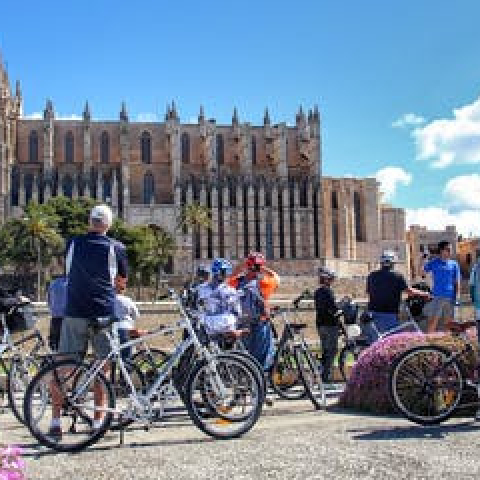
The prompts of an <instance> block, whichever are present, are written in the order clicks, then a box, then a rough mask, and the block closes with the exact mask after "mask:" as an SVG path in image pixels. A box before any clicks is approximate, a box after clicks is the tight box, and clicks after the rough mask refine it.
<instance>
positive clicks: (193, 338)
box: [70, 295, 225, 413]
mask: <svg viewBox="0 0 480 480" xmlns="http://www.w3.org/2000/svg"><path fill="white" fill-rule="evenodd" d="M174 298H175V299H176V300H177V301H178V306H179V309H180V314H181V315H182V316H183V319H182V320H180V321H179V322H177V324H176V325H175V326H172V327H164V326H161V327H158V328H157V329H155V330H153V331H152V332H149V333H147V334H146V335H143V336H141V337H139V338H135V339H133V340H130V341H128V342H125V343H123V344H122V345H120V344H119V341H118V335H116V334H114V335H112V333H111V332H108V331H105V334H106V336H107V338H108V341H109V343H110V348H111V351H110V353H109V354H108V356H107V357H106V358H104V359H102V360H98V361H94V362H93V364H92V366H91V367H90V368H89V370H88V371H87V374H86V377H85V379H84V380H83V382H82V384H81V385H80V386H79V387H78V388H77V389H76V391H75V393H74V395H73V396H72V397H71V398H70V401H71V402H72V403H73V404H74V406H76V407H79V406H80V405H75V401H76V399H77V398H79V397H81V395H82V394H83V393H84V392H85V390H86V389H87V388H88V386H89V385H90V383H91V382H92V380H93V379H94V378H95V376H96V375H97V374H98V373H99V372H100V371H101V370H102V369H103V368H104V367H105V365H107V363H108V362H109V361H110V360H112V359H115V360H116V362H117V364H118V366H119V367H120V370H121V372H122V374H123V376H124V379H125V380H126V382H127V384H128V387H129V389H130V392H131V393H130V399H131V400H132V402H133V404H134V405H135V407H137V408H143V405H144V404H145V403H146V402H148V403H151V400H152V399H153V397H154V396H155V394H156V393H157V391H158V390H159V387H160V386H161V385H162V383H163V382H164V381H165V380H166V378H167V377H168V375H169V374H170V372H171V370H172V368H173V366H174V365H175V363H176V362H177V361H178V360H179V359H180V357H181V356H182V355H183V354H184V353H185V352H186V350H187V349H188V348H189V347H190V346H192V345H193V346H194V347H195V350H196V351H197V352H201V354H202V356H203V358H204V359H206V360H207V361H208V362H214V357H213V355H211V354H210V352H209V351H208V349H206V348H204V347H203V346H202V344H201V343H200V341H199V339H198V337H197V335H196V332H195V330H194V328H193V326H192V323H191V321H190V317H189V316H188V313H187V312H186V311H185V309H184V308H183V305H182V303H181V301H180V299H179V297H178V296H177V295H175V296H174ZM185 328H186V329H187V330H188V333H189V335H188V337H187V338H186V339H185V340H183V341H182V342H181V343H180V344H179V345H177V347H176V348H175V351H174V352H173V355H172V356H171V357H170V358H169V359H168V361H167V362H166V363H165V364H164V365H162V367H161V368H160V372H159V373H158V376H157V377H156V379H155V381H154V382H153V383H152V385H151V386H150V387H149V388H148V390H147V392H146V393H145V394H144V395H139V394H138V393H137V392H136V390H135V386H134V385H133V382H132V379H131V377H130V374H129V372H128V370H127V368H126V367H125V364H124V362H123V359H122V357H121V355H120V352H121V351H122V350H123V349H125V348H128V347H132V346H135V345H137V344H139V343H142V342H145V341H146V340H148V339H150V338H154V337H156V336H159V335H169V334H171V333H173V332H175V331H177V330H179V329H185ZM212 373H214V379H215V382H214V384H213V385H212V386H213V388H214V389H215V390H216V393H217V394H219V395H220V396H222V397H223V396H225V388H224V386H223V384H222V382H221V380H220V378H219V376H218V374H217V373H216V369H215V368H213V369H212ZM82 408H85V407H84V406H82ZM93 409H94V410H96V411H104V412H110V413H117V410H116V409H111V408H99V407H96V406H95V407H94V408H93Z"/></svg>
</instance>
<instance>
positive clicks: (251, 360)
mask: <svg viewBox="0 0 480 480" xmlns="http://www.w3.org/2000/svg"><path fill="white" fill-rule="evenodd" d="M229 353H230V354H232V355H236V356H238V357H240V358H243V359H244V360H245V361H246V362H249V363H250V364H251V365H252V367H254V369H255V372H256V373H258V378H259V380H260V382H261V384H262V386H263V393H264V396H263V397H264V398H263V400H264V401H265V397H266V396H267V390H268V385H267V378H266V376H265V372H264V370H263V367H262V365H261V364H260V362H259V361H258V360H257V359H256V358H255V357H254V356H253V355H251V354H250V353H248V352H246V351H242V350H232V351H231V352H229Z"/></svg>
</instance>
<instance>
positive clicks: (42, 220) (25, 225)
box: [15, 206, 63, 301]
mask: <svg viewBox="0 0 480 480" xmlns="http://www.w3.org/2000/svg"><path fill="white" fill-rule="evenodd" d="M25 213H26V215H25V216H24V217H23V218H22V219H21V220H20V223H19V225H18V226H19V227H20V228H19V230H18V231H17V235H18V236H17V238H16V242H15V243H16V244H17V245H18V247H20V248H22V249H24V250H25V251H29V252H31V253H32V254H33V256H34V257H36V269H37V300H38V301H40V293H41V278H42V257H43V260H44V263H48V262H49V260H51V257H52V256H53V254H54V253H55V252H58V251H59V250H60V249H61V248H62V246H63V238H62V237H61V235H60V234H59V233H57V231H56V228H55V227H56V222H57V220H56V218H55V217H54V216H49V215H48V214H46V213H45V212H44V211H42V210H41V209H38V208H35V206H31V207H30V208H28V209H27V210H26V212H25ZM17 242H18V243H17ZM42 251H43V252H42ZM42 253H43V255H42Z"/></svg>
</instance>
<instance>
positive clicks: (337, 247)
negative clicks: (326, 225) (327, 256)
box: [332, 219, 340, 258]
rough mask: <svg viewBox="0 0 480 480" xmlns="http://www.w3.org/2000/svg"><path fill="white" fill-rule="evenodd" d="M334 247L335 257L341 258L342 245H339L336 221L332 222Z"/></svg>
mask: <svg viewBox="0 0 480 480" xmlns="http://www.w3.org/2000/svg"><path fill="white" fill-rule="evenodd" d="M332 247H333V257H334V258H340V245H339V243H338V223H337V220H336V219H334V220H333V221H332Z"/></svg>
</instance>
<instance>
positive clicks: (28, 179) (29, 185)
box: [24, 173, 34, 204]
mask: <svg viewBox="0 0 480 480" xmlns="http://www.w3.org/2000/svg"><path fill="white" fill-rule="evenodd" d="M33 180H34V179H33V174H32V173H27V174H26V175H25V180H24V182H25V183H24V186H25V202H26V203H27V204H29V203H30V202H31V201H32V196H33Z"/></svg>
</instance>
